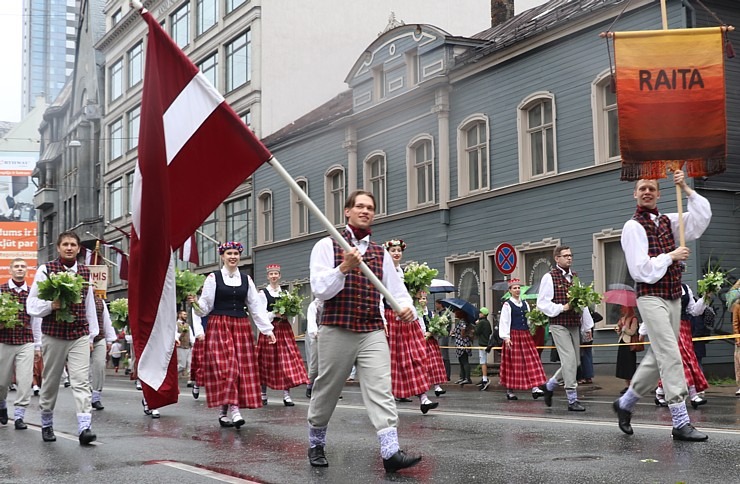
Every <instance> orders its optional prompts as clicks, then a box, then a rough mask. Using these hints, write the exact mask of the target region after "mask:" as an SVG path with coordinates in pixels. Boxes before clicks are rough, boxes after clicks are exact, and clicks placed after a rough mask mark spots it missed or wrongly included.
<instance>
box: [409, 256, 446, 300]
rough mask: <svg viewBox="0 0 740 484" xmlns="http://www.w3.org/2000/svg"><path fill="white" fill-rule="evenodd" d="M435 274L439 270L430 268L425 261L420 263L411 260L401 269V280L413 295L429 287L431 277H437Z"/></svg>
mask: <svg viewBox="0 0 740 484" xmlns="http://www.w3.org/2000/svg"><path fill="white" fill-rule="evenodd" d="M437 274H439V271H438V270H437V269H431V268H430V267H429V266H427V264H426V262H424V263H422V264H419V263H418V262H411V263H409V264H408V265H407V266H406V268H405V269H404V270H403V282H404V283H405V284H406V288H407V289H408V291H409V294H411V296H412V297H415V296H416V295H417V294H419V292H421V291H426V290H428V289H429V285H430V284H431V283H432V279H434V278H435V277H437Z"/></svg>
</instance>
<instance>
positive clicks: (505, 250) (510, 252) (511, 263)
mask: <svg viewBox="0 0 740 484" xmlns="http://www.w3.org/2000/svg"><path fill="white" fill-rule="evenodd" d="M494 259H495V260H496V268H497V269H498V270H499V271H500V272H501V273H502V274H506V275H509V274H511V273H512V272H514V269H516V250H514V247H513V246H512V245H511V244H508V243H506V242H504V243H502V244H499V246H498V247H496V254H495V256H494Z"/></svg>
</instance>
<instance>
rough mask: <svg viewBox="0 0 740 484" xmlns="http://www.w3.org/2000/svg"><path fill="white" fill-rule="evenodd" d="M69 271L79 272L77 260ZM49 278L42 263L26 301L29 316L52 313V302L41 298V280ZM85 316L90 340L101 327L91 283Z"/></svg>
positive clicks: (39, 316)
mask: <svg viewBox="0 0 740 484" xmlns="http://www.w3.org/2000/svg"><path fill="white" fill-rule="evenodd" d="M67 272H72V273H74V274H77V262H75V263H74V265H73V266H72V267H67ZM48 278H49V276H48V275H47V271H46V264H41V265H40V266H39V268H38V270H36V275H35V276H34V278H33V284H32V285H31V290H30V291H29V292H28V300H27V301H26V312H27V313H28V315H29V316H35V317H38V318H42V319H43V317H44V316H48V315H50V314H51V303H52V301H47V300H45V299H39V282H42V281H45V280H47V279H48ZM85 318H86V319H87V325H88V328H89V331H90V342H91V343H92V341H93V339H95V337H96V336H97V335H98V333H99V332H100V329H99V328H98V312H97V310H96V308H95V294H94V293H93V286H92V284H90V285H89V286H87V296H85Z"/></svg>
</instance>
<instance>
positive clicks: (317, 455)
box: [308, 445, 329, 467]
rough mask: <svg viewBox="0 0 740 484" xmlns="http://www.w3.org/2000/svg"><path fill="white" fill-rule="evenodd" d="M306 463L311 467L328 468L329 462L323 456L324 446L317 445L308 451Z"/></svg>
mask: <svg viewBox="0 0 740 484" xmlns="http://www.w3.org/2000/svg"><path fill="white" fill-rule="evenodd" d="M308 462H309V463H310V464H311V466H312V467H329V461H328V460H326V455H324V446H323V445H317V446H316V447H311V448H310V449H308Z"/></svg>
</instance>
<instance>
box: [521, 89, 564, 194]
mask: <svg viewBox="0 0 740 484" xmlns="http://www.w3.org/2000/svg"><path fill="white" fill-rule="evenodd" d="M517 119H518V124H519V168H520V171H519V179H520V181H528V180H532V179H535V178H541V177H544V176H549V175H554V174H556V173H557V146H556V138H555V119H556V118H555V96H554V95H553V94H552V93H549V92H538V93H535V94H533V95H531V96H529V97H528V98H527V99H525V100H524V101H522V103H521V104H520V105H519V110H518V115H517Z"/></svg>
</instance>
